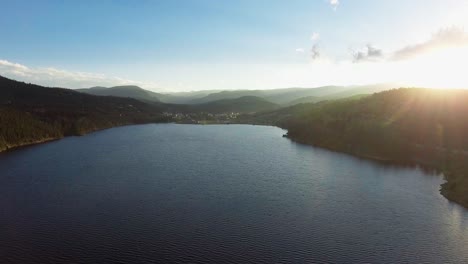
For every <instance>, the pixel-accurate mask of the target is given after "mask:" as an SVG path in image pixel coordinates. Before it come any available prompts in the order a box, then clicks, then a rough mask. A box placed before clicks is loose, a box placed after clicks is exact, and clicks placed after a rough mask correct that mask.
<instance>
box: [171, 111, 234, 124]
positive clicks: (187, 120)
mask: <svg viewBox="0 0 468 264" xmlns="http://www.w3.org/2000/svg"><path fill="white" fill-rule="evenodd" d="M163 115H164V116H165V117H170V118H172V119H173V120H174V122H176V123H184V124H210V123H213V124H217V123H220V124H230V123H235V121H236V120H237V118H238V117H239V115H240V113H234V112H230V113H216V114H215V113H207V112H200V113H171V112H164V113H163Z"/></svg>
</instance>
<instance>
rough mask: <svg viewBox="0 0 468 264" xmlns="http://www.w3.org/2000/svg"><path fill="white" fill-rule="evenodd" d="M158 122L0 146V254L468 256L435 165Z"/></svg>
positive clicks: (461, 219)
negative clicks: (383, 160) (388, 161)
mask: <svg viewBox="0 0 468 264" xmlns="http://www.w3.org/2000/svg"><path fill="white" fill-rule="evenodd" d="M284 133H285V131H284V130H281V129H279V128H275V127H265V126H249V125H210V126H197V125H176V124H156V125H140V126H128V127H120V128H114V129H109V130H105V131H101V132H97V133H93V134H89V135H86V136H83V137H70V138H65V139H63V140H59V141H55V142H51V143H47V144H43V145H37V146H32V147H27V148H22V149H18V150H15V151H12V152H8V153H2V154H0V263H468V210H466V209H464V208H462V207H460V206H458V205H456V204H454V203H451V202H449V201H447V200H446V199H445V198H444V197H442V196H441V195H440V194H439V191H438V190H439V187H440V184H441V183H442V182H443V179H442V177H441V176H440V175H437V174H434V173H429V172H425V171H423V170H421V169H419V168H415V167H398V166H389V165H384V164H379V163H376V162H371V161H366V160H362V159H358V158H355V157H352V156H349V155H345V154H339V153H335V152H331V151H327V150H323V149H319V148H314V147H311V146H305V145H301V144H297V143H294V142H291V141H290V140H289V139H287V138H283V137H282V134H284Z"/></svg>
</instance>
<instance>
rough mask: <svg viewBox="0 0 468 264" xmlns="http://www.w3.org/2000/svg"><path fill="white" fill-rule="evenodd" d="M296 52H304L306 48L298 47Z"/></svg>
mask: <svg viewBox="0 0 468 264" xmlns="http://www.w3.org/2000/svg"><path fill="white" fill-rule="evenodd" d="M296 52H297V53H304V52H305V50H304V49H303V48H297V49H296Z"/></svg>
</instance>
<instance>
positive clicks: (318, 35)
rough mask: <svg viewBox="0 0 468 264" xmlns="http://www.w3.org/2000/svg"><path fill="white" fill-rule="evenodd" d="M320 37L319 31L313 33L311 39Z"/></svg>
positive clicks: (314, 39)
mask: <svg viewBox="0 0 468 264" xmlns="http://www.w3.org/2000/svg"><path fill="white" fill-rule="evenodd" d="M319 39H320V34H319V33H317V32H314V33H312V35H311V36H310V40H312V41H317V40H319Z"/></svg>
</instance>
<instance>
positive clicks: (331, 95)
mask: <svg viewBox="0 0 468 264" xmlns="http://www.w3.org/2000/svg"><path fill="white" fill-rule="evenodd" d="M392 88H398V85H395V84H375V85H365V86H323V87H317V88H283V89H271V90H235V91H218V90H212V91H196V92H178V93H155V92H151V91H148V90H144V89H142V88H140V87H138V86H116V87H111V88H104V87H93V88H88V89H77V91H80V92H84V93H88V94H93V95H100V96H117V97H130V98H135V99H138V100H141V101H144V102H162V103H167V104H190V105H199V104H205V103H210V102H216V101H220V100H228V99H238V98H242V97H246V96H253V97H258V98H261V99H263V100H265V101H268V102H271V103H273V104H276V105H281V106H289V105H294V104H298V103H311V102H312V103H314V102H319V101H324V100H333V99H340V98H346V97H350V96H355V95H365V94H373V93H377V92H381V91H385V90H389V89H392ZM220 103H222V102H220ZM225 103H227V101H225Z"/></svg>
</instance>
